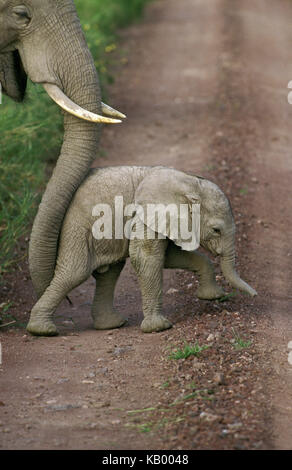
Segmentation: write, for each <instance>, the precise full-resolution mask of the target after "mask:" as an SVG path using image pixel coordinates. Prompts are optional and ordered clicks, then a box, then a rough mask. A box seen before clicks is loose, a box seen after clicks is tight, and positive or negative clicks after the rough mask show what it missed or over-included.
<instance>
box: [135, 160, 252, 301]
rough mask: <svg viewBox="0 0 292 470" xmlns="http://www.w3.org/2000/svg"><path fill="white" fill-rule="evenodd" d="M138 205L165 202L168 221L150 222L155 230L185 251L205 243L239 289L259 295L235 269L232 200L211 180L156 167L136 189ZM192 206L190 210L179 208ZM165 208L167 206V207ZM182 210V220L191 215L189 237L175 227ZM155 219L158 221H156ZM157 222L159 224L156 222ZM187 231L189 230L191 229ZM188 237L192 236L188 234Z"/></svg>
mask: <svg viewBox="0 0 292 470" xmlns="http://www.w3.org/2000/svg"><path fill="white" fill-rule="evenodd" d="M135 202H136V204H139V205H140V206H142V207H146V206H147V205H151V204H152V205H153V204H154V205H155V204H156V205H157V204H160V205H161V206H163V205H164V208H165V207H168V208H169V211H168V212H169V214H170V215H168V216H167V218H166V224H165V225H164V226H163V224H160V227H162V226H163V227H164V229H162V230H161V229H160V227H158V226H157V220H156V219H155V218H154V217H149V218H148V219H147V220H146V221H144V222H145V223H146V225H148V226H149V227H150V228H151V229H152V230H154V231H156V232H161V233H162V234H163V235H165V236H167V237H168V238H170V239H172V240H173V241H174V242H175V243H176V244H177V245H178V246H180V247H182V249H184V250H188V251H192V250H194V249H196V248H198V246H199V245H201V246H202V247H203V248H205V249H207V250H208V251H210V252H211V253H212V254H213V255H219V256H220V260H221V269H222V272H223V275H224V277H225V278H226V280H227V281H228V282H229V283H230V284H231V285H232V286H233V287H234V288H236V289H240V290H242V291H244V292H247V293H248V294H249V295H251V296H254V295H256V294H257V293H256V291H255V290H254V289H253V288H252V287H250V286H249V285H248V284H247V283H246V282H245V281H243V280H242V279H241V278H240V277H239V275H238V274H237V272H236V269H235V223H234V219H233V215H232V210H231V206H230V203H229V201H228V199H227V197H226V196H225V194H224V193H223V192H222V191H221V190H220V188H219V187H218V186H216V185H215V184H214V183H212V182H211V181H208V180H206V179H204V178H201V177H198V176H192V175H188V174H185V173H183V172H181V171H177V170H174V169H169V168H156V169H153V171H152V172H150V174H149V175H148V176H147V177H146V178H145V179H144V180H143V181H142V183H141V184H140V185H139V187H138V189H137V191H136V197H135ZM175 206H176V207H178V208H182V209H184V208H188V210H184V211H183V210H182V209H178V211H179V212H177V211H175ZM164 211H165V209H164ZM177 213H179V214H180V216H181V221H184V222H186V220H184V219H186V218H188V221H187V226H188V229H190V227H191V230H193V234H192V236H190V235H188V236H189V240H186V239H183V237H182V233H183V230H180V229H179V230H178V232H177V231H176V230H174V225H173V223H172V222H174V221H175V218H176V214H177ZM154 219H155V220H154ZM155 224H156V225H155ZM175 229H176V227H175ZM187 233H189V232H188V231H187ZM187 238H188V237H187Z"/></svg>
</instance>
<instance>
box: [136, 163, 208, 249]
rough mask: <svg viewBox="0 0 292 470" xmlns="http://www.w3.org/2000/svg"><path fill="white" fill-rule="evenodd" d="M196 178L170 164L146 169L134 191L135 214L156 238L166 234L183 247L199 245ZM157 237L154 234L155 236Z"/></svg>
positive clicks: (198, 197) (197, 183) (188, 247)
mask: <svg viewBox="0 0 292 470" xmlns="http://www.w3.org/2000/svg"><path fill="white" fill-rule="evenodd" d="M199 194H200V181H199V179H198V178H196V177H194V176H191V175H187V174H185V173H183V172H181V171H177V170H174V169H170V168H162V167H157V168H153V169H151V170H150V172H149V173H148V174H147V176H146V177H145V178H144V179H143V181H142V182H141V183H140V184H139V186H138V188H137V190H136V192H135V206H136V217H138V219H139V220H140V222H143V224H144V226H146V227H147V234H148V237H149V238H154V236H153V232H154V233H155V234H158V235H159V238H165V237H167V238H169V239H171V240H172V241H173V242H174V243H175V244H176V245H178V246H180V247H181V248H182V249H183V250H186V251H193V250H196V249H197V248H198V247H199V245H200V196H199ZM156 238H157V237H156Z"/></svg>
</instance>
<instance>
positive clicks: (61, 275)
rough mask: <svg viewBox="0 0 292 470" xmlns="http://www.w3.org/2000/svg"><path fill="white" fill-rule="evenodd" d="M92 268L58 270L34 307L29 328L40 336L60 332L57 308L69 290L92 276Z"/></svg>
mask: <svg viewBox="0 0 292 470" xmlns="http://www.w3.org/2000/svg"><path fill="white" fill-rule="evenodd" d="M90 274H91V273H90V270H86V269H84V270H82V271H79V270H78V269H77V267H76V266H75V271H71V270H70V271H67V272H66V271H60V270H56V274H55V276H54V278H53V280H52V282H51V284H50V285H49V287H48V288H47V289H46V291H45V292H44V294H43V295H42V296H41V298H40V299H39V300H38V301H37V303H36V304H35V306H34V307H33V309H32V311H31V315H30V320H29V323H28V325H27V330H28V331H29V332H30V333H31V334H33V335H38V336H55V335H57V334H58V331H57V328H56V326H55V324H54V323H53V315H54V313H55V310H56V308H57V307H58V305H59V304H60V303H61V301H62V300H63V299H64V298H65V297H66V295H67V294H69V292H70V291H71V290H72V289H74V288H75V287H77V286H79V285H80V284H81V283H82V282H84V281H86V280H87V279H88V278H89V276H90Z"/></svg>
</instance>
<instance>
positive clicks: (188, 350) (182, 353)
mask: <svg viewBox="0 0 292 470" xmlns="http://www.w3.org/2000/svg"><path fill="white" fill-rule="evenodd" d="M207 348H209V346H207V345H203V346H200V345H199V344H198V342H196V343H195V344H194V345H191V344H185V345H184V348H183V349H179V348H177V349H175V350H174V351H172V352H171V353H170V354H169V356H168V357H169V359H175V360H178V359H187V358H188V357H190V356H199V355H200V353H201V352H202V351H204V350H205V349H207Z"/></svg>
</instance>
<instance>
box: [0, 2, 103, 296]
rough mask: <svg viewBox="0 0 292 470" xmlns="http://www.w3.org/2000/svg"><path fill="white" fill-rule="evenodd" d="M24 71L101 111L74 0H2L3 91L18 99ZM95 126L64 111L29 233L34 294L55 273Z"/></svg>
mask: <svg viewBox="0 0 292 470" xmlns="http://www.w3.org/2000/svg"><path fill="white" fill-rule="evenodd" d="M27 76H28V77H29V78H30V79H31V80H32V81H33V82H35V83H41V84H53V85H57V86H58V87H59V88H60V89H61V90H62V91H63V92H64V93H65V94H66V95H67V96H68V97H69V98H70V99H71V100H73V101H74V102H75V103H77V104H78V105H80V106H81V107H83V108H85V109H87V110H88V111H91V112H93V113H96V114H100V106H101V101H100V90H99V83H98V76H97V73H96V69H95V66H94V62H93V59H92V57H91V54H90V52H89V50H88V47H87V45H86V41H85V38H84V35H83V32H82V30H81V26H80V22H79V19H78V17H77V13H76V10H75V6H74V3H73V1H72V0H21V1H20V0H0V81H1V84H2V89H3V91H4V93H5V94H7V95H8V96H10V97H11V98H12V99H14V100H16V101H22V100H23V98H24V95H25V89H26V81H27ZM0 111H1V110H0ZM99 127H100V126H98V125H96V124H93V123H89V122H85V121H81V120H80V119H78V118H76V117H74V116H72V115H69V114H67V113H65V116H64V142H63V146H62V150H61V155H60V157H59V159H58V162H57V165H56V168H55V170H54V173H53V176H52V178H51V180H50V181H49V183H48V186H47V189H46V191H45V194H44V196H43V199H42V202H41V204H40V206H39V211H38V214H37V216H36V219H35V222H34V226H33V230H32V234H31V238H30V247H29V266H30V272H31V277H32V281H33V285H34V287H35V290H36V293H37V295H38V297H40V296H41V295H42V294H43V293H44V292H45V290H46V288H47V287H48V286H49V284H50V282H51V280H52V278H53V275H54V270H55V264H56V255H57V244H58V237H59V233H60V229H61V226H62V222H63V218H64V215H65V213H66V210H67V207H68V206H69V203H70V202H71V200H72V197H73V194H74V192H75V191H76V189H77V188H78V187H79V185H80V183H81V182H82V180H83V179H84V177H85V176H86V174H87V172H88V169H89V168H90V166H91V163H92V161H93V160H94V158H95V157H96V153H97V149H98V137H99Z"/></svg>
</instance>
